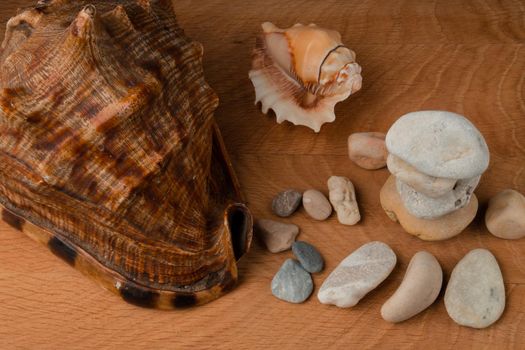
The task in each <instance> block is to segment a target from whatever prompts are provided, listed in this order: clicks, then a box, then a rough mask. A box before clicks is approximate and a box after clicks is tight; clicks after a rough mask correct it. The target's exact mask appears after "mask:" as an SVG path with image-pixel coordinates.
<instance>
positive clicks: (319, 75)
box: [317, 45, 346, 84]
mask: <svg viewBox="0 0 525 350" xmlns="http://www.w3.org/2000/svg"><path fill="white" fill-rule="evenodd" d="M341 47H346V46H344V45H337V46H336V47H334V48H333V49H331V50H330V51H328V53H327V54H326V56H325V57H324V59H323V62H321V64H320V65H319V74H318V75H317V83H318V84H319V83H320V81H321V73H322V70H323V65H324V63H325V62H326V60H327V59H328V57H329V56H330V55H331V54H332V52H335V51H337V49H340V48H341Z"/></svg>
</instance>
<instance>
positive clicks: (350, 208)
mask: <svg viewBox="0 0 525 350" xmlns="http://www.w3.org/2000/svg"><path fill="white" fill-rule="evenodd" d="M327 184H328V190H329V198H330V203H331V204H332V206H333V207H334V209H335V211H336V213H337V220H339V222H340V223H342V224H343V225H355V224H357V223H358V222H359V220H361V214H360V213H359V206H358V205H357V201H356V198H355V188H354V184H352V181H350V180H349V179H347V178H346V177H344V176H331V177H330V178H329V179H328V183H327Z"/></svg>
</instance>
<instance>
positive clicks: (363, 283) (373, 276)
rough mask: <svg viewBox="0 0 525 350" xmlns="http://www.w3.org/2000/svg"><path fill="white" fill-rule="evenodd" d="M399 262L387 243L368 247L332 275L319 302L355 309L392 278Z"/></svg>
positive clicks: (373, 243)
mask: <svg viewBox="0 0 525 350" xmlns="http://www.w3.org/2000/svg"><path fill="white" fill-rule="evenodd" d="M396 260H397V258H396V254H395V253H394V252H393V251H392V249H391V248H390V247H389V246H388V245H386V244H385V243H382V242H370V243H367V244H365V245H363V246H361V247H360V248H358V249H357V250H355V251H354V252H353V253H352V254H350V255H349V256H347V257H346V258H345V259H344V260H343V261H342V262H341V263H340V264H339V266H337V267H336V268H335V270H334V271H332V273H331V274H330V275H329V276H328V278H327V279H326V280H325V281H324V283H323V285H322V286H321V289H320V290H319V293H318V294H317V298H318V299H319V301H320V302H321V303H323V304H333V305H336V306H339V307H351V306H354V305H356V304H357V303H358V302H359V300H361V298H363V297H364V296H365V295H366V294H367V293H368V292H370V291H371V290H373V289H374V288H376V287H377V286H378V285H379V284H380V283H381V282H383V281H384V280H385V278H387V277H388V275H390V273H391V272H392V270H393V269H394V266H395V265H396Z"/></svg>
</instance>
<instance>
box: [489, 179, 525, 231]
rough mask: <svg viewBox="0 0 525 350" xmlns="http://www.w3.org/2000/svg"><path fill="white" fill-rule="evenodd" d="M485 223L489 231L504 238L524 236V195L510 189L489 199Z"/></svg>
mask: <svg viewBox="0 0 525 350" xmlns="http://www.w3.org/2000/svg"><path fill="white" fill-rule="evenodd" d="M485 224H486V225H487V228H488V230H489V232H490V233H492V234H493V235H494V236H496V237H499V238H504V239H518V238H522V237H525V196H523V195H522V194H521V193H519V192H518V191H514V190H511V189H508V190H505V191H502V192H500V193H498V194H497V195H496V196H494V197H492V198H491V200H490V201H489V206H488V208H487V213H486V214H485Z"/></svg>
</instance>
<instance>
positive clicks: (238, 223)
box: [226, 204, 253, 260]
mask: <svg viewBox="0 0 525 350" xmlns="http://www.w3.org/2000/svg"><path fill="white" fill-rule="evenodd" d="M226 221H227V222H226V224H227V227H228V231H229V233H230V235H231V242H232V246H233V252H234V254H235V260H239V259H240V258H241V257H242V256H243V255H244V254H245V253H246V252H248V250H249V249H250V245H251V241H252V230H253V218H252V215H251V214H250V212H249V210H248V208H247V207H246V206H245V205H243V204H233V205H231V206H230V207H228V209H227V211H226Z"/></svg>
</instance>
